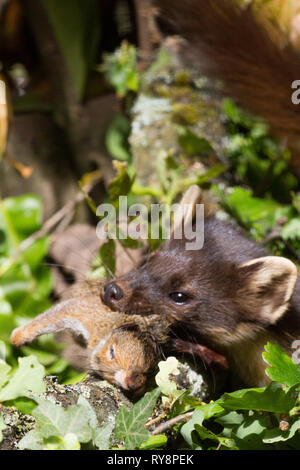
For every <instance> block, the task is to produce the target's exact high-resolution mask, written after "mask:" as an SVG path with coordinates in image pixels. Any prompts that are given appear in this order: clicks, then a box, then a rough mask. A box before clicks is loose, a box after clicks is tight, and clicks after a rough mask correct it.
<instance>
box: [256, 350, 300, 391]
mask: <svg viewBox="0 0 300 470" xmlns="http://www.w3.org/2000/svg"><path fill="white" fill-rule="evenodd" d="M265 350H266V352H263V355H262V356H263V359H264V361H265V362H266V363H267V364H269V365H270V367H267V369H266V374H267V376H268V377H270V379H272V380H274V381H276V382H279V383H281V384H284V385H286V386H287V387H292V386H293V385H296V384H299V383H300V369H299V365H298V364H296V363H295V362H294V361H293V360H292V359H291V358H290V357H289V356H288V355H287V354H286V353H285V352H284V351H283V350H282V349H281V348H280V347H279V346H278V345H277V344H271V343H270V342H268V343H267V345H266V346H265Z"/></svg>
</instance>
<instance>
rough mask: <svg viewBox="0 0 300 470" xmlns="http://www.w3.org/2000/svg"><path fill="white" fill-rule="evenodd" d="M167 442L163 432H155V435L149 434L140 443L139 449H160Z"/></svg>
mask: <svg viewBox="0 0 300 470" xmlns="http://www.w3.org/2000/svg"><path fill="white" fill-rule="evenodd" d="M167 442H168V438H167V436H165V435H164V434H157V435H156V436H150V437H149V439H147V441H145V442H143V443H142V444H141V445H140V449H141V450H153V449H160V448H161V447H163V446H164V445H165V444H166V443H167Z"/></svg>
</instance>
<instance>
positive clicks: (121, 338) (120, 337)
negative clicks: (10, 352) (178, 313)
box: [10, 281, 168, 392]
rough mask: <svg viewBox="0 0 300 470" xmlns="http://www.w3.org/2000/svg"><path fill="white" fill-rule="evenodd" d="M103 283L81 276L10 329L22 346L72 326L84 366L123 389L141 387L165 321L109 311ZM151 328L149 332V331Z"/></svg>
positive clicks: (160, 341) (16, 343)
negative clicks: (58, 299) (59, 298)
mask: <svg viewBox="0 0 300 470" xmlns="http://www.w3.org/2000/svg"><path fill="white" fill-rule="evenodd" d="M100 288H101V283H99V282H97V283H96V282H93V281H85V282H82V283H80V285H77V286H75V287H73V288H71V289H69V291H68V292H67V294H66V295H65V296H64V299H63V300H62V301H61V302H59V303H57V304H55V305H54V306H53V307H51V308H50V309H49V310H47V311H46V312H45V313H43V314H41V315H38V316H37V317H36V318H35V319H34V320H32V321H30V322H29V323H27V324H26V325H25V326H21V327H19V328H16V329H15V330H14V331H13V332H12V334H11V338H10V340H11V343H12V344H13V345H14V346H17V347H20V346H22V345H24V344H26V343H30V342H31V341H33V340H34V339H36V338H37V337H39V336H41V335H43V334H48V333H57V332H61V331H65V330H69V331H71V333H72V335H73V336H74V337H75V338H76V340H77V342H78V343H80V344H82V345H84V347H85V348H86V352H87V361H88V365H87V367H86V369H88V370H89V371H91V372H92V373H94V374H97V375H100V376H101V377H103V378H104V379H106V380H108V381H109V382H110V383H113V384H115V385H117V386H119V387H121V388H122V389H124V390H128V391H136V392H138V391H140V390H141V389H143V387H144V385H145V382H146V378H147V375H148V374H149V372H151V370H152V368H153V367H154V366H155V365H156V359H157V357H158V348H157V344H163V343H164V342H165V341H166V340H167V333H168V322H164V324H163V322H162V320H161V318H160V317H158V316H157V315H155V316H149V317H147V318H144V317H140V316H132V317H131V318H130V322H129V319H128V316H127V315H125V314H122V313H119V312H114V311H111V310H110V309H109V308H108V307H107V306H105V305H103V303H102V302H101V300H100ZM149 332H151V334H149Z"/></svg>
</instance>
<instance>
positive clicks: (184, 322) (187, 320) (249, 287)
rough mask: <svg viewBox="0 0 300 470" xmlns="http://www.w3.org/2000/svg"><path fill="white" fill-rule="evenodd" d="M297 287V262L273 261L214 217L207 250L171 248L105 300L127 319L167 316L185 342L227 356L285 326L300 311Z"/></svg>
mask: <svg viewBox="0 0 300 470" xmlns="http://www.w3.org/2000/svg"><path fill="white" fill-rule="evenodd" d="M296 279H297V270H296V267H295V265H294V264H293V263H292V262H291V261H289V260H288V259H286V258H282V257H276V256H266V252H265V250H264V249H263V248H261V247H260V246H259V245H257V244H256V243H254V242H252V241H250V240H248V239H247V238H246V237H245V236H244V235H242V234H241V233H240V232H239V231H238V230H237V229H236V228H234V227H233V226H231V225H230V224H227V223H225V222H222V221H219V220H217V219H216V218H215V217H209V218H208V219H206V220H205V224H204V246H203V248H202V249H200V250H196V251H188V250H186V249H185V240H175V239H171V240H168V241H166V242H165V243H164V244H163V245H162V246H161V247H160V248H159V249H158V250H156V251H155V252H153V253H151V254H150V255H149V256H147V257H146V258H145V260H144V261H143V262H142V264H141V265H140V266H139V268H138V269H137V270H136V271H134V272H132V273H129V274H127V275H126V276H123V277H121V278H119V279H116V280H114V281H113V282H109V283H107V284H106V285H105V286H104V288H103V292H102V300H103V302H104V303H106V304H107V305H109V307H110V308H112V309H117V310H121V311H123V312H125V313H127V314H128V315H130V314H139V315H151V314H159V315H161V316H166V317H168V318H170V319H172V321H173V322H174V324H176V323H179V324H180V326H181V335H182V334H183V332H184V331H186V332H189V333H190V334H191V335H192V336H193V337H194V338H195V337H196V338H199V339H201V341H202V342H203V343H204V344H207V345H208V346H211V347H214V348H215V349H216V350H217V351H218V350H219V351H220V352H226V350H227V348H228V347H229V346H231V345H232V344H233V343H238V342H240V341H242V340H247V341H250V340H254V339H255V337H256V335H257V334H258V333H259V332H261V331H265V330H266V329H268V328H271V329H272V328H273V327H274V325H276V324H278V322H280V320H281V318H282V317H283V316H284V314H286V312H287V311H288V310H290V304H292V305H294V306H295V302H296V299H295V298H294V297H293V296H292V294H293V291H294V286H295V282H296ZM293 298H294V300H293Z"/></svg>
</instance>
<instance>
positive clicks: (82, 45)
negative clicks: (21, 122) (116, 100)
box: [43, 0, 100, 98]
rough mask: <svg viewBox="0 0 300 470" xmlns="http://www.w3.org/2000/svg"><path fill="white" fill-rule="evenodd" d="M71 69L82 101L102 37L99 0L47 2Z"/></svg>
mask: <svg viewBox="0 0 300 470" xmlns="http://www.w3.org/2000/svg"><path fill="white" fill-rule="evenodd" d="M43 5H44V7H45V9H46V12H47V14H48V17H49V20H50V23H51V25H52V27H53V31H54V34H55V37H56V39H57V42H58V44H59V46H60V49H61V52H62V55H63V57H64V60H65V62H66V65H67V67H68V71H69V73H70V77H71V80H72V84H73V87H74V90H75V92H76V95H77V98H82V97H83V94H84V91H85V86H86V80H87V75H88V71H89V69H90V67H91V65H92V63H93V61H94V59H95V58H96V53H97V44H98V41H99V38H100V10H98V4H97V1H96V0H85V1H84V2H82V1H81V0H64V1H63V2H62V1H61V0H43Z"/></svg>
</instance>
